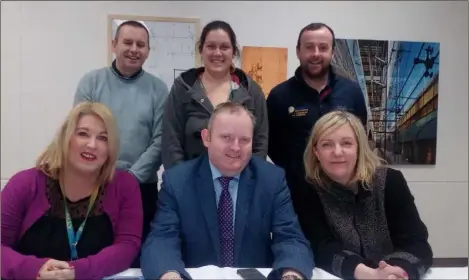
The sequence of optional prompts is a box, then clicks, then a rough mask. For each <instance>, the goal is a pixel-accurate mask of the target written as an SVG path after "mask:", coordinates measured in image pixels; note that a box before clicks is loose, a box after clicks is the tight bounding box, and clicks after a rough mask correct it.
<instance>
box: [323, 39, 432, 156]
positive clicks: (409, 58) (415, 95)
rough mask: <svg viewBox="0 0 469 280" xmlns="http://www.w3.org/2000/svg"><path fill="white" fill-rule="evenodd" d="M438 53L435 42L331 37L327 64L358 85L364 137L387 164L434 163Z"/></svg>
mask: <svg viewBox="0 0 469 280" xmlns="http://www.w3.org/2000/svg"><path fill="white" fill-rule="evenodd" d="M439 59H440V44H439V43H435V42H409V41H384V40H355V39H337V40H336V47H335V50H334V57H333V61H332V64H333V65H334V66H335V67H336V68H338V71H339V72H340V73H341V74H342V75H345V76H347V77H348V78H350V79H352V80H354V81H356V82H357V83H358V84H359V85H360V87H361V89H362V91H363V94H364V97H365V100H366V103H367V107H368V120H369V122H368V125H367V133H368V140H369V142H370V145H372V148H373V149H374V151H375V152H376V153H378V154H379V155H380V156H381V157H383V158H384V159H385V160H386V161H387V162H388V163H389V164H392V165H409V164H410V165H412V164H414V165H426V164H430V165H433V164H435V163H436V159H437V151H436V143H437V119H438V118H437V116H438V94H439V90H438V77H439Z"/></svg>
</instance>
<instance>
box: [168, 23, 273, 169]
mask: <svg viewBox="0 0 469 280" xmlns="http://www.w3.org/2000/svg"><path fill="white" fill-rule="evenodd" d="M199 53H200V55H201V57H202V60H203V64H204V67H199V68H192V69H189V70H187V71H185V72H183V73H182V74H181V75H180V76H179V77H177V78H176V80H175V81H174V85H173V86H172V88H171V92H170V95H169V97H168V100H167V102H166V106H165V110H164V116H163V166H164V168H165V169H168V168H170V167H171V166H173V165H175V164H177V163H179V162H181V161H186V160H190V159H193V158H196V157H197V156H199V155H201V154H203V153H205V151H206V149H205V146H204V145H203V143H202V139H201V135H200V133H201V131H202V130H203V129H204V128H206V127H207V124H208V119H209V118H210V116H211V114H212V111H213V109H214V108H215V107H216V106H217V105H218V104H220V103H223V102H225V101H228V100H230V101H233V102H238V103H241V104H242V105H244V106H245V107H247V108H248V109H249V110H250V111H251V112H252V113H253V114H254V116H255V117H256V126H255V131H254V138H253V148H252V149H253V154H254V155H259V156H261V157H263V158H266V155H267V144H268V138H267V137H268V122H267V109H266V101H265V96H264V93H263V92H262V89H261V88H260V86H259V85H258V84H257V83H256V82H255V81H254V80H252V79H251V78H250V77H249V76H248V75H247V74H246V73H245V72H243V71H242V70H241V69H239V68H235V67H234V66H233V59H234V58H235V57H236V56H238V55H239V49H238V47H237V42H236V35H235V33H234V31H233V29H232V28H231V26H230V25H229V24H228V23H226V22H224V21H213V22H210V23H208V24H207V25H206V26H205V27H204V28H203V30H202V34H201V37H200V40H199Z"/></svg>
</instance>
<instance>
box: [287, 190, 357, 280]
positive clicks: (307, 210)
mask: <svg viewBox="0 0 469 280" xmlns="http://www.w3.org/2000/svg"><path fill="white" fill-rule="evenodd" d="M292 198H293V203H294V204H293V205H294V207H295V211H296V212H297V215H298V219H299V222H300V225H301V228H302V230H303V232H304V234H305V236H306V238H307V239H308V241H309V242H310V243H311V247H312V250H313V253H314V257H315V262H316V266H317V267H318V268H321V269H324V270H325V271H327V272H329V273H331V274H333V275H335V276H337V277H339V278H342V279H354V272H355V268H356V267H357V265H359V264H360V263H362V262H363V258H362V257H361V256H360V255H358V254H356V253H354V252H351V251H348V250H343V246H342V242H341V241H340V240H339V239H336V238H335V236H334V235H333V233H332V231H331V230H330V227H329V225H328V223H327V221H326V215H325V213H324V209H323V207H322V204H321V201H320V199H319V195H318V194H317V193H316V190H315V189H314V187H313V186H312V185H309V184H305V185H304V186H302V187H299V188H293V189H292Z"/></svg>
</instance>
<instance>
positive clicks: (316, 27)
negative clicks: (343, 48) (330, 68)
mask: <svg viewBox="0 0 469 280" xmlns="http://www.w3.org/2000/svg"><path fill="white" fill-rule="evenodd" d="M321 28H327V30H329V32H331V34H332V49H334V47H335V34H334V30H332V28H331V27H330V26H329V25H327V24H325V23H322V22H313V23H310V24H308V25H306V26H305V27H303V29H301V31H300V35H298V41H297V42H296V48H297V49H299V48H300V41H301V36H302V35H303V33H305V32H306V31H315V30H319V29H321Z"/></svg>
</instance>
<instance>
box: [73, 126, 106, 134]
mask: <svg viewBox="0 0 469 280" xmlns="http://www.w3.org/2000/svg"><path fill="white" fill-rule="evenodd" d="M77 130H85V131H90V130H89V129H88V128H86V127H77ZM99 134H107V131H101V132H100V133H99Z"/></svg>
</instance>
